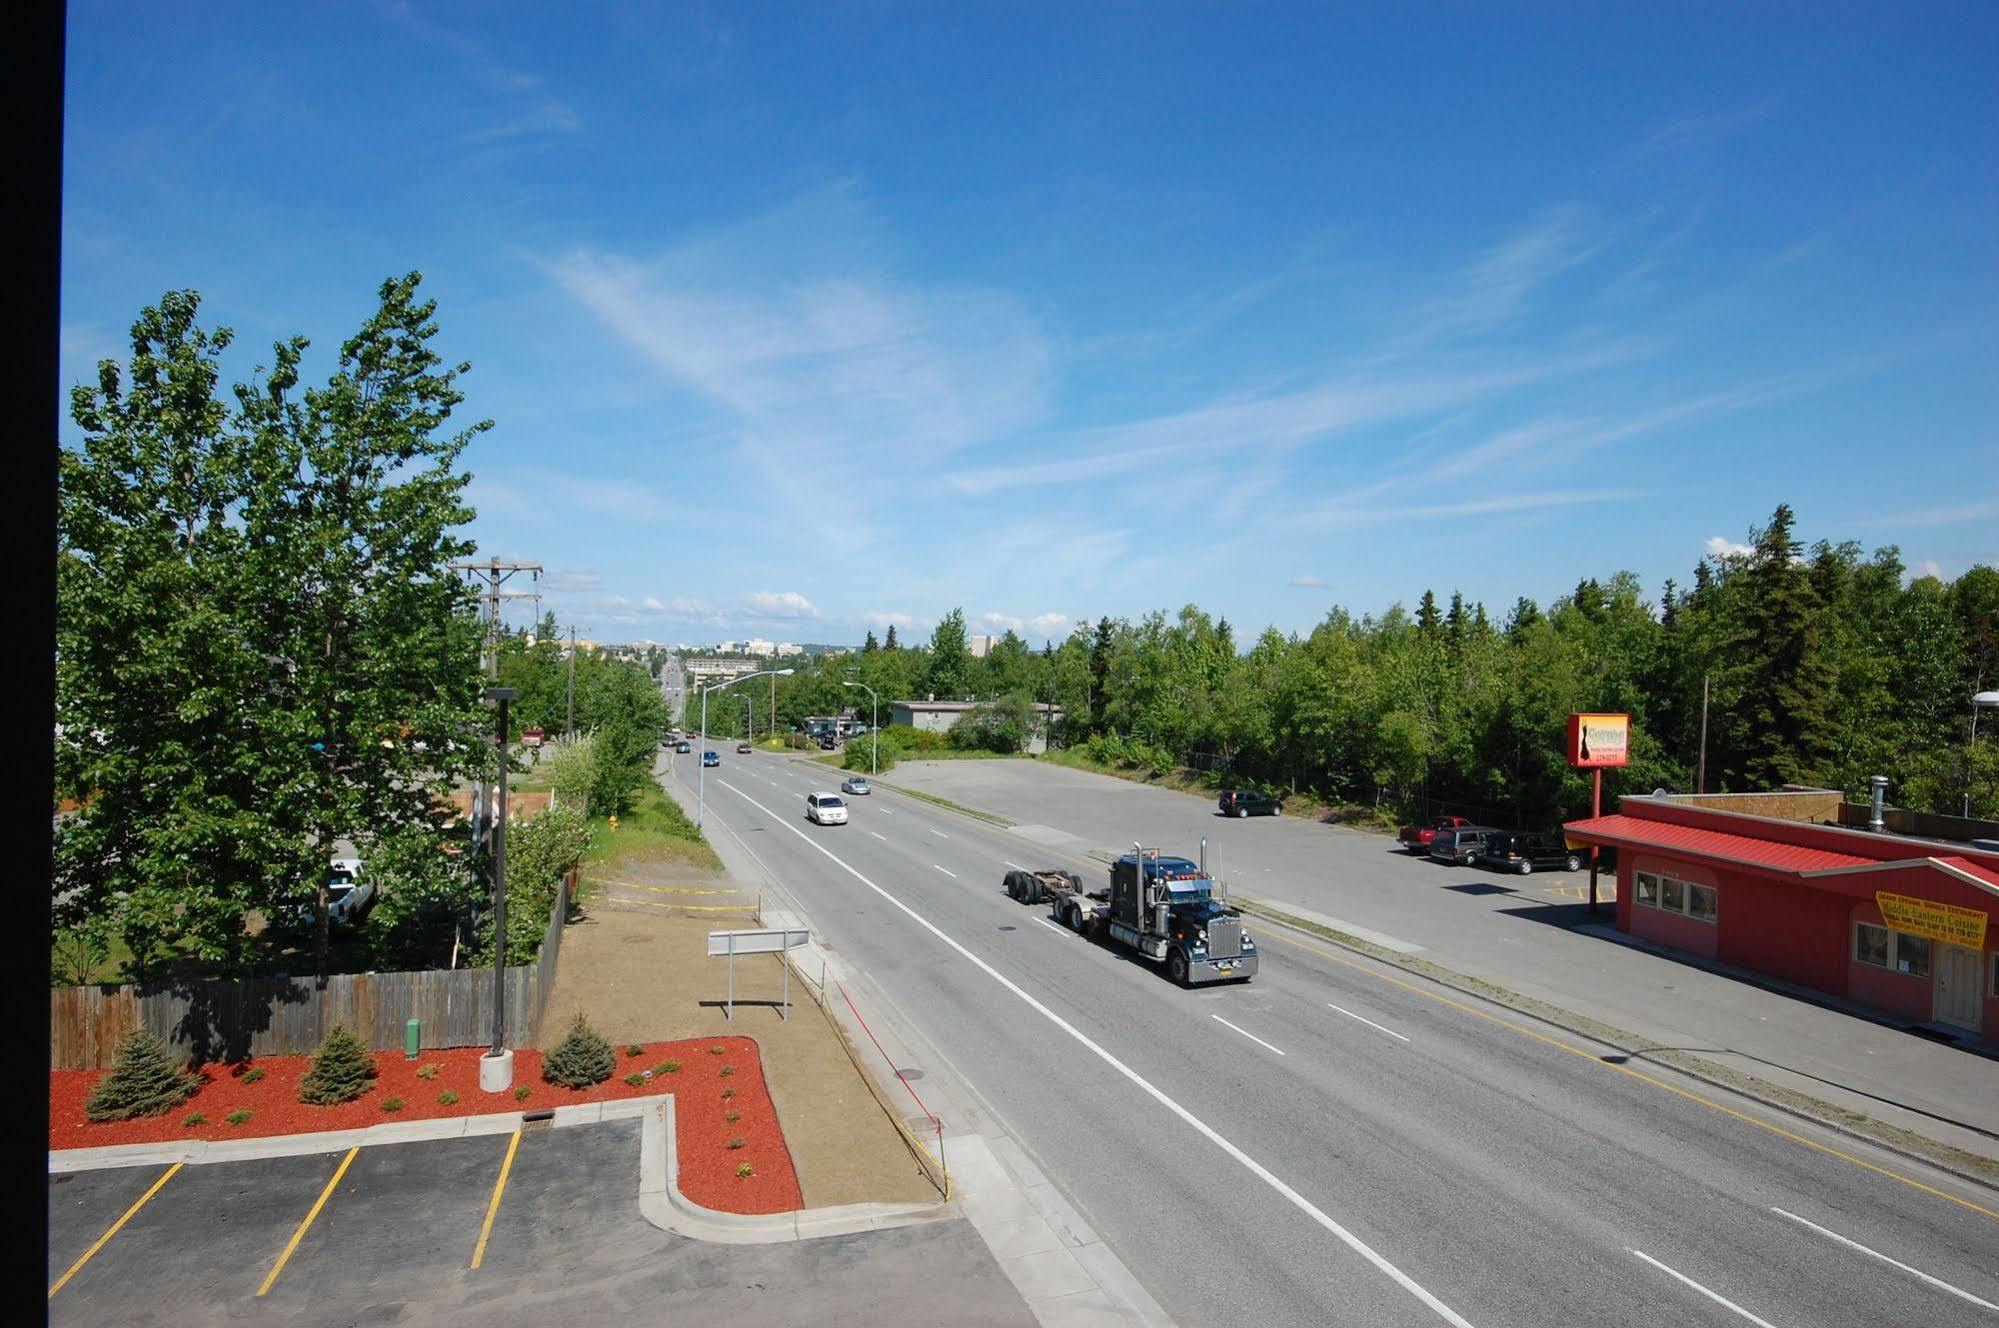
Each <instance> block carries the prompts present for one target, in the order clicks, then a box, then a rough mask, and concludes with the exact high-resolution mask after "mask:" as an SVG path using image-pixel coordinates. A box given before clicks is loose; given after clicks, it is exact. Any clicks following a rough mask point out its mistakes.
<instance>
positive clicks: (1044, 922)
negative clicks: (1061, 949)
mask: <svg viewBox="0 0 1999 1328" xmlns="http://www.w3.org/2000/svg"><path fill="white" fill-rule="evenodd" d="M1035 921H1036V922H1038V923H1040V924H1041V925H1042V926H1044V927H1046V928H1048V930H1050V931H1052V932H1060V933H1061V934H1062V935H1064V936H1067V935H1068V934H1069V933H1068V932H1066V931H1063V930H1062V928H1060V927H1058V926H1056V925H1055V924H1054V923H1052V922H1050V921H1049V920H1048V919H1047V918H1036V919H1035Z"/></svg>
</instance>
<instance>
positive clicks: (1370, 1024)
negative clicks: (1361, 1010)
mask: <svg viewBox="0 0 1999 1328" xmlns="http://www.w3.org/2000/svg"><path fill="white" fill-rule="evenodd" d="M1326 1008H1327V1009H1328V1010H1339V1012H1340V1013H1341V1014H1343V1015H1345V1016H1346V1017H1347V1018H1349V1019H1360V1022H1362V1023H1363V1024H1366V1025H1367V1026H1368V1027H1369V1028H1372V1029H1375V1030H1377V1031H1379V1032H1383V1033H1386V1034H1388V1036H1390V1037H1392V1038H1402V1040H1403V1041H1404V1042H1407V1041H1408V1040H1409V1039H1408V1038H1406V1037H1403V1035H1402V1034H1400V1033H1398V1032H1396V1031H1395V1030H1394V1029H1392V1028H1382V1026H1381V1025H1380V1024H1377V1023H1375V1022H1374V1020H1372V1019H1362V1018H1361V1016H1359V1015H1357V1014H1355V1013H1354V1012H1353V1011H1352V1010H1347V1009H1343V1008H1341V1007H1340V1006H1337V1005H1334V1004H1333V1003H1332V1002H1331V1001H1327V1002H1326Z"/></svg>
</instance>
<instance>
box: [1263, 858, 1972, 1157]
mask: <svg viewBox="0 0 1999 1328" xmlns="http://www.w3.org/2000/svg"><path fill="white" fill-rule="evenodd" d="M1237 902H1238V903H1240V904H1241V906H1242V908H1243V911H1244V912H1246V913H1250V914H1253V915H1254V916H1256V917H1260V918H1262V919H1263V920H1264V921H1265V922H1268V923H1270V924H1272V925H1273V926H1279V927H1287V928H1289V929H1290V930H1293V931H1298V932H1300V933H1301V934H1303V935H1306V936H1310V937H1312V938H1313V939H1314V940H1317V941H1323V942H1324V943H1325V944H1327V945H1336V946H1338V947H1339V948H1340V949H1342V950H1345V951H1347V952H1348V953H1350V954H1355V955H1359V956H1360V957H1361V958H1363V959H1372V960H1374V961H1375V962H1376V963H1378V964H1386V965H1387V966H1389V967H1391V968H1395V969H1399V970H1400V971H1402V972H1404V973H1407V974H1409V976H1411V977H1415V978H1423V979H1425V980H1427V981H1430V982H1434V983H1436V984H1437V985H1438V986H1440V987H1446V988H1448V989H1450V990H1451V991H1455V992H1457V993H1459V994H1460V995H1464V996H1470V997H1473V998H1475V999H1477V1000H1480V1001H1484V1002H1487V1003H1489V1004H1492V1005H1497V1006H1498V1007H1500V1008H1501V1009H1503V1010H1507V1011H1509V1012H1511V1013H1513V1014H1516V1015H1518V1016H1520V1017H1521V1018H1523V1019H1532V1020H1535V1021H1536V1022H1538V1023H1542V1024H1546V1025H1547V1026H1548V1027H1550V1028H1554V1029H1559V1030H1560V1031H1562V1032H1564V1033H1567V1034H1569V1035H1570V1036H1571V1037H1579V1038H1585V1039H1587V1040H1588V1041H1591V1042H1595V1043H1599V1044H1601V1045H1603V1046H1607V1047H1611V1048H1613V1049H1615V1050H1616V1051H1617V1052H1619V1053H1620V1054H1622V1055H1623V1056H1624V1057H1625V1058H1626V1059H1627V1060H1643V1061H1645V1062H1646V1063H1647V1064H1649V1065H1651V1066H1653V1067H1655V1068H1657V1069H1661V1070H1669V1071H1671V1072H1673V1073H1674V1074H1681V1075H1685V1076H1686V1077H1687V1078H1689V1079H1692V1080H1695V1081H1696V1082H1698V1083H1703V1084H1706V1085H1707V1086H1708V1087H1710V1088H1712V1089H1715V1090H1716V1091H1717V1092H1722V1093H1730V1094H1733V1095H1734V1096H1736V1097H1739V1098H1745V1099H1747V1100H1748V1101H1751V1102H1754V1103H1757V1104H1758V1105H1760V1106H1764V1107H1768V1108H1770V1109H1771V1110H1772V1111H1780V1112H1782V1113H1784V1114H1785V1115H1786V1116H1789V1117H1791V1118H1792V1119H1793V1120H1801V1121H1805V1122H1808V1123H1810V1124H1812V1125H1816V1126H1818V1127H1819V1128H1821V1129H1825V1130H1830V1131H1832V1132H1833V1133H1834V1134H1838V1135H1841V1136H1843V1137H1845V1138H1848V1139H1852V1140H1853V1141H1855V1142H1856V1143H1863V1144H1866V1145H1867V1146H1869V1147H1870V1148H1879V1149H1881V1150H1882V1151H1883V1152H1886V1153H1892V1154H1894V1155H1895V1156H1896V1157H1899V1158H1902V1159H1904V1160H1905V1161H1909V1162H1915V1163H1918V1164H1920V1165H1922V1166H1925V1167H1929V1168H1931V1169H1932V1170H1935V1171H1941V1172H1943V1173H1944V1174H1945V1175H1947V1176H1951V1177H1954V1178H1956V1179H1958V1180H1961V1181H1963V1182H1965V1183H1966V1184H1968V1185H1976V1186H1977V1187H1978V1188H1980V1189H1982V1190H1989V1191H1994V1192H1999V1183H1995V1182H1994V1181H1993V1180H1992V1179H1991V1178H1990V1177H1987V1176H1981V1175H1979V1174H1978V1173H1977V1172H1975V1171H1970V1170H1967V1169H1966V1168H1964V1167H1960V1166H1957V1165H1955V1164H1953V1163H1952V1162H1950V1161H1948V1160H1946V1159H1943V1158H1937V1157H1933V1156H1931V1155H1929V1154H1927V1153H1924V1152H1921V1151H1918V1150H1917V1149H1913V1148H1910V1147H1907V1146H1906V1145H1902V1144H1897V1143H1895V1142H1893V1141H1890V1140H1887V1139H1883V1138H1880V1137H1879V1136H1877V1135H1874V1134H1870V1133H1868V1132H1867V1131H1865V1130H1861V1129H1858V1128H1856V1127H1854V1126H1852V1125H1850V1124H1848V1123H1846V1122H1844V1121H1842V1120H1840V1119H1838V1117H1837V1116H1836V1114H1834V1113H1835V1112H1836V1111H1837V1109H1836V1108H1835V1107H1833V1105H1832V1104H1831V1103H1820V1105H1821V1106H1823V1107H1824V1108H1825V1112H1826V1114H1823V1115H1821V1114H1820V1113H1818V1112H1815V1111H1812V1110H1810V1109H1808V1108H1805V1107H1800V1106H1797V1105H1795V1104H1793V1103H1789V1102H1785V1101H1783V1100H1781V1099H1779V1098H1776V1097H1773V1096H1768V1095H1765V1094H1763V1093H1759V1092H1757V1091H1755V1090H1754V1089H1752V1088H1749V1087H1747V1086H1745V1085H1744V1084H1741V1083H1738V1082H1733V1081H1731V1080H1730V1079H1728V1078H1724V1077H1721V1076H1718V1075H1715V1074H1713V1073H1710V1072H1704V1071H1702V1070H1700V1069H1697V1068H1694V1067H1692V1066H1688V1065H1685V1064H1682V1063H1681V1062H1680V1061H1678V1060H1663V1059H1657V1058H1652V1057H1649V1056H1647V1054H1646V1053H1645V1052H1644V1051H1643V1050H1642V1048H1643V1047H1644V1046H1645V1045H1646V1041H1647V1040H1646V1039H1645V1038H1641V1037H1638V1036H1636V1035H1635V1034H1632V1033H1628V1032H1626V1031H1625V1030H1623V1029H1620V1028H1617V1027H1615V1026H1613V1025H1610V1024H1602V1023H1600V1021H1592V1022H1599V1028H1598V1029H1597V1030H1594V1031H1593V1030H1591V1029H1589V1028H1586V1027H1584V1026H1583V1023H1584V1021H1583V1020H1582V1019H1581V1018H1580V1017H1579V1016H1576V1015H1575V1014H1574V1013H1573V1012H1572V1011H1569V1010H1564V1009H1563V1008H1562V1007H1561V1006H1558V1005H1555V1004H1554V1003H1553V1002H1549V1001H1542V1000H1539V999H1538V998H1528V997H1521V996H1519V994H1518V993H1516V992H1511V991H1508V990H1507V989H1506V988H1504V987H1502V986H1500V985H1499V984H1498V983H1496V982H1493V983H1487V982H1485V980H1484V979H1479V982H1480V983H1481V984H1483V985H1484V986H1485V987H1487V988H1490V989H1489V990H1481V989H1480V987H1478V986H1474V985H1472V984H1471V982H1470V981H1469V980H1466V981H1456V980H1454V979H1457V978H1460V977H1462V975H1460V974H1457V973H1455V972H1453V971H1452V970H1450V969H1448V968H1445V967H1444V965H1442V964H1438V963H1436V961H1435V960H1425V961H1424V962H1425V963H1426V964H1429V965H1430V966H1432V967H1434V968H1436V969H1438V970H1440V973H1441V974H1442V975H1448V976H1442V975H1440V973H1432V972H1427V971H1425V970H1424V969H1421V968H1416V967H1414V966H1412V965H1410V964H1408V963H1405V962H1402V961H1403V960H1404V959H1405V958H1406V956H1402V955H1398V954H1395V953H1393V952H1390V953H1388V954H1379V953H1376V951H1375V949H1372V948H1367V947H1366V946H1364V945H1359V944H1354V943H1353V942H1352V941H1350V940H1342V939H1338V938H1337V937H1334V936H1328V935H1325V934H1323V932H1322V931H1319V930H1312V929H1311V927H1310V926H1306V927H1301V926H1299V923H1300V922H1308V921H1309V920H1308V919H1301V918H1298V917H1296V916H1293V915H1290V914H1287V913H1286V912H1285V911H1284V910H1282V909H1279V908H1276V907H1275V906H1274V905H1266V904H1263V903H1262V902H1261V901H1259V900H1256V899H1252V898H1250V897H1248V896H1243V897H1241V898H1240V899H1239V900H1238V901H1237ZM1313 925H1318V924H1313ZM1326 930H1330V929H1326ZM1495 993H1499V994H1497V995H1496V994H1495ZM1503 996H1512V997H1516V998H1517V999H1520V1000H1528V999H1533V1000H1534V1003H1535V1004H1536V1005H1541V1006H1545V1007H1547V1008H1546V1009H1545V1010H1537V1009H1529V1008H1526V1007H1525V1006H1522V1005H1515V1004H1513V1003H1512V1002H1511V1001H1509V1000H1505V999H1502V997H1503ZM1557 1016H1566V1018H1561V1017H1557ZM1606 1033H1608V1034H1614V1035H1615V1036H1616V1038H1617V1039H1620V1040H1621V1041H1622V1042H1627V1043H1629V1044H1630V1045H1629V1046H1622V1045H1619V1042H1618V1041H1611V1040H1609V1039H1607V1038H1606V1036H1605V1034H1606ZM1634 1048H1637V1049H1640V1050H1634ZM1743 1078H1746V1079H1749V1080H1750V1081H1751V1082H1756V1080H1755V1079H1754V1077H1753V1076H1749V1075H1744V1076H1743ZM1798 1096H1799V1097H1804V1098H1807V1099H1808V1100H1811V1101H1814V1102H1817V1101H1818V1099H1816V1098H1811V1097H1810V1095H1809V1094H1806V1093H1799V1094H1798ZM1909 1133H1911V1134H1914V1133H1916V1132H1915V1131H1910V1132H1909ZM1919 1137H1922V1136H1919ZM1937 1146H1938V1147H1940V1148H1941V1147H1949V1145H1946V1144H1938V1145H1937Z"/></svg>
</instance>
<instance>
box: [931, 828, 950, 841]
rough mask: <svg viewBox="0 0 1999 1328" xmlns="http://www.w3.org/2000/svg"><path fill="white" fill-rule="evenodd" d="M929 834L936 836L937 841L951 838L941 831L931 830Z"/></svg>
mask: <svg viewBox="0 0 1999 1328" xmlns="http://www.w3.org/2000/svg"><path fill="white" fill-rule="evenodd" d="M930 833H931V834H933V835H935V836H937V837H938V838H939V839H949V838H950V837H951V836H949V835H947V834H945V833H944V832H943V831H942V830H932V831H931V832H930Z"/></svg>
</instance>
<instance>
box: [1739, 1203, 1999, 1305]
mask: <svg viewBox="0 0 1999 1328" xmlns="http://www.w3.org/2000/svg"><path fill="white" fill-rule="evenodd" d="M1770 1211H1771V1212H1773V1213H1775V1214H1776V1215H1777V1216H1779V1217H1788V1218H1790V1219H1791V1220H1792V1221H1793V1222H1796V1223H1797V1224H1798V1225H1799V1226H1806V1227H1810V1228H1811V1229H1812V1230H1814V1231H1816V1232H1818V1233H1819V1234H1820V1235H1821V1236H1824V1237H1825V1238H1826V1239H1827V1240H1836V1241H1838V1242H1839V1243H1840V1244H1842V1245H1844V1246H1846V1247H1847V1248H1848V1249H1850V1250H1859V1251H1860V1252H1861V1253H1862V1254H1866V1255H1870V1256H1872V1257H1873V1258H1876V1259H1879V1260H1880V1261H1881V1262H1882V1263H1885V1264H1888V1265H1889V1266H1891V1267H1894V1268H1899V1269H1901V1270H1902V1271H1903V1272H1905V1273H1908V1274H1910V1275H1912V1276H1914V1277H1920V1278H1922V1279H1923V1281H1925V1282H1928V1283H1929V1284H1930V1285H1931V1286H1933V1287H1936V1288H1938V1289H1939V1290H1942V1291H1948V1292H1950V1294H1951V1295H1953V1296H1956V1297H1958V1298H1959V1299H1960V1300H1968V1301H1970V1302H1971V1303H1972V1304H1974V1305H1977V1306H1979V1307H1980V1308H1982V1309H1988V1310H1999V1305H1994V1304H1993V1303H1992V1302H1991V1301H1989V1300H1981V1299H1979V1298H1978V1297H1977V1296H1974V1295H1972V1294H1971V1293H1970V1292H1969V1291H1966V1290H1964V1289H1963V1288H1961V1287H1954V1286H1952V1285H1951V1284H1950V1283H1948V1282H1946V1281H1944V1280H1943V1279H1942V1278H1940V1277H1931V1276H1930V1275H1929V1274H1928V1273H1926V1272H1924V1271H1923V1270H1922V1269H1920V1268H1911V1267H1909V1265H1907V1264H1905V1263H1903V1262H1902V1261H1901V1260H1900V1259H1891V1258H1889V1257H1888V1256H1887V1255H1885V1254H1883V1253H1882V1252H1881V1251H1879V1250H1870V1249H1868V1248H1867V1247H1866V1246H1865V1245H1862V1244H1861V1243H1860V1242H1859V1241H1857V1240H1851V1239H1848V1238H1847V1237H1845V1236H1842V1235H1840V1234H1839V1233H1838V1232H1837V1231H1828V1230H1826V1229H1825V1228H1824V1227H1822V1226H1820V1225H1819V1224H1818V1223H1816V1222H1814V1221H1811V1220H1810V1219H1809V1218H1803V1217H1799V1216H1798V1215H1797V1214H1796V1213H1787V1212H1785V1211H1784V1210H1783V1209H1781V1208H1772V1209H1771V1210H1770Z"/></svg>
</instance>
